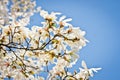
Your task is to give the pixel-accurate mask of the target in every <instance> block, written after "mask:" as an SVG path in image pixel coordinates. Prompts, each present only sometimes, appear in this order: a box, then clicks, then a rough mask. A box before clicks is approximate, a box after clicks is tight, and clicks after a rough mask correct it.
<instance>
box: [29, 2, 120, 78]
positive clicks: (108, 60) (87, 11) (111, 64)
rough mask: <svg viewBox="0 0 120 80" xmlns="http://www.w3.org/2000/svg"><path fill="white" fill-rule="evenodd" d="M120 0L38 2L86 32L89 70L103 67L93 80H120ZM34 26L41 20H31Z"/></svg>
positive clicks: (84, 51) (84, 56) (82, 54)
mask: <svg viewBox="0 0 120 80" xmlns="http://www.w3.org/2000/svg"><path fill="white" fill-rule="evenodd" d="M119 3H120V0H37V5H39V6H41V7H42V8H43V9H45V10H48V11H49V12H51V11H57V12H61V13H63V15H67V16H68V17H71V18H72V19H73V21H72V24H73V25H75V26H80V28H81V29H82V30H85V31H86V32H87V34H86V38H87V39H88V40H89V41H90V43H88V44H87V46H86V47H84V48H83V49H82V50H81V51H80V52H79V53H80V60H79V61H78V62H77V65H76V66H74V69H75V68H78V67H79V66H80V65H81V63H80V62H81V60H85V61H86V63H87V64H88V67H102V68H103V69H102V70H101V71H99V72H98V73H96V74H95V76H94V77H93V78H91V80H119V71H120V69H119V68H120V62H119V60H120V59H119V57H120V24H119V23H120V22H119V21H120V20H119V19H120V5H119ZM31 19H32V25H34V24H37V25H39V24H40V21H41V19H40V18H37V17H32V18H31Z"/></svg>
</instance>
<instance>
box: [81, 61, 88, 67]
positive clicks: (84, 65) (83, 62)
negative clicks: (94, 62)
mask: <svg viewBox="0 0 120 80" xmlns="http://www.w3.org/2000/svg"><path fill="white" fill-rule="evenodd" d="M82 67H83V68H84V69H87V65H86V63H85V61H82Z"/></svg>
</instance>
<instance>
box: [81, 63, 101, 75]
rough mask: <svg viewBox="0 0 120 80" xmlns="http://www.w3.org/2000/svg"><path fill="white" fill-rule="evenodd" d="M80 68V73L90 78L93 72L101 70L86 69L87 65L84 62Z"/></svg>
mask: <svg viewBox="0 0 120 80" xmlns="http://www.w3.org/2000/svg"><path fill="white" fill-rule="evenodd" d="M82 67H83V69H82V68H80V71H82V72H83V73H85V74H86V75H87V76H89V75H90V76H92V77H93V72H97V71H98V70H101V68H90V69H88V68H87V65H86V63H85V61H82Z"/></svg>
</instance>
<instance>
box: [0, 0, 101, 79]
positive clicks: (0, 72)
mask: <svg viewBox="0 0 120 80" xmlns="http://www.w3.org/2000/svg"><path fill="white" fill-rule="evenodd" d="M0 5H1V7H0V80H1V79H4V78H6V77H7V78H13V79H14V80H44V79H48V80H57V79H58V80H88V79H89V77H90V76H93V72H97V70H100V69H101V68H90V69H88V68H87V65H86V63H85V61H82V67H83V68H79V69H80V70H79V71H75V72H74V73H72V72H70V71H69V70H68V69H70V68H72V66H73V65H75V64H76V62H77V60H78V59H79V54H77V53H78V52H79V50H81V49H82V47H84V46H85V45H86V43H87V42H88V41H87V40H86V39H85V37H84V36H85V31H82V30H81V29H80V27H74V26H73V25H72V24H70V21H71V20H72V19H71V18H66V16H64V15H63V16H62V15H61V13H58V12H51V13H48V12H47V11H45V10H43V9H41V8H40V7H38V8H37V9H36V3H35V1H34V0H19V1H18V0H11V1H9V0H0ZM8 6H9V7H10V8H8ZM34 13H40V16H41V17H42V18H43V19H44V21H43V22H41V24H42V26H32V27H31V28H29V27H27V26H28V25H29V24H30V17H31V16H32V15H34ZM51 65H54V66H53V67H52V68H51V69H50V68H49V66H51ZM42 73H47V74H48V75H47V76H46V78H45V77H44V76H41V75H40V74H42Z"/></svg>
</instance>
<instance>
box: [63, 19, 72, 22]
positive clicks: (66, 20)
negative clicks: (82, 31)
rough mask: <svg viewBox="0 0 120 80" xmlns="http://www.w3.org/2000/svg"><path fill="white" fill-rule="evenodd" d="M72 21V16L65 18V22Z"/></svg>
mask: <svg viewBox="0 0 120 80" xmlns="http://www.w3.org/2000/svg"><path fill="white" fill-rule="evenodd" d="M70 21H72V18H68V19H65V20H64V22H65V23H66V22H70Z"/></svg>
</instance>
